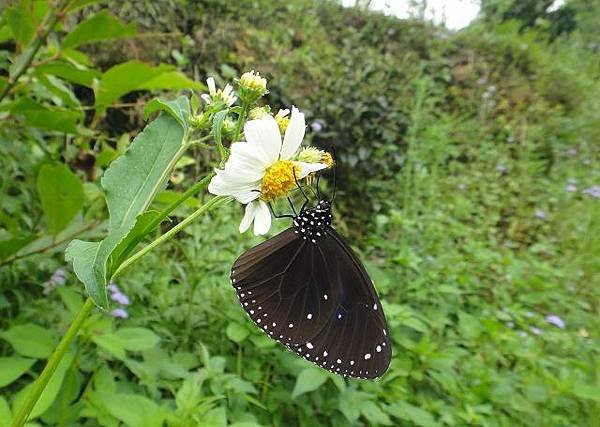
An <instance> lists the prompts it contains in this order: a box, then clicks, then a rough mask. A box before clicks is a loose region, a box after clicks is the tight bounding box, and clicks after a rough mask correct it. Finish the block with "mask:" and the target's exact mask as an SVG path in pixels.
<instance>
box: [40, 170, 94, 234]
mask: <svg viewBox="0 0 600 427" xmlns="http://www.w3.org/2000/svg"><path fill="white" fill-rule="evenodd" d="M37 192H38V195H39V197H40V201H41V202H42V210H43V211H44V220H45V221H46V226H47V227H48V231H49V232H50V234H52V235H53V236H56V235H57V234H58V233H59V232H60V231H62V230H64V229H65V228H66V227H67V225H69V223H70V222H71V220H72V219H73V218H74V217H75V215H76V214H77V212H79V211H80V210H81V208H82V206H83V201H84V195H83V184H82V182H81V180H80V179H79V178H78V177H77V175H75V174H74V173H73V172H71V170H70V169H69V167H68V166H66V165H63V164H62V163H48V164H45V165H43V166H42V167H41V168H40V172H39V173H38V177H37Z"/></svg>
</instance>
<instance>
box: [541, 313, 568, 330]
mask: <svg viewBox="0 0 600 427" xmlns="http://www.w3.org/2000/svg"><path fill="white" fill-rule="evenodd" d="M546 322H548V323H550V324H551V325H554V326H556V327H557V328H560V329H565V326H566V325H565V322H564V320H562V319H561V318H560V317H558V316H557V315H556V314H549V315H548V316H546Z"/></svg>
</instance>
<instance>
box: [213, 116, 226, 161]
mask: <svg viewBox="0 0 600 427" xmlns="http://www.w3.org/2000/svg"><path fill="white" fill-rule="evenodd" d="M227 114H229V110H222V111H219V112H218V113H217V114H215V117H214V119H213V133H214V135H215V143H216V144H217V148H218V150H219V154H220V155H221V158H224V157H225V147H224V146H223V136H222V128H223V120H225V117H227Z"/></svg>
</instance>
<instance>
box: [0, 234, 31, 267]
mask: <svg viewBox="0 0 600 427" xmlns="http://www.w3.org/2000/svg"><path fill="white" fill-rule="evenodd" d="M36 238H37V236H27V237H13V238H10V239H6V240H0V261H3V260H5V259H7V258H9V257H11V256H12V255H14V254H16V253H17V252H19V251H20V250H21V249H23V248H24V247H25V246H27V245H28V244H30V243H31V242H33V241H34V240H35V239H36Z"/></svg>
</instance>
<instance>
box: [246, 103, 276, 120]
mask: <svg viewBox="0 0 600 427" xmlns="http://www.w3.org/2000/svg"><path fill="white" fill-rule="evenodd" d="M270 112H271V107H269V106H268V105H265V106H264V107H254V108H253V109H252V110H250V112H249V113H248V118H249V119H250V120H256V119H262V118H263V117H264V116H266V115H267V114H269V113H270Z"/></svg>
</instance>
